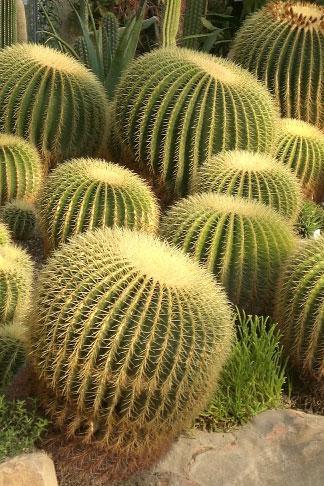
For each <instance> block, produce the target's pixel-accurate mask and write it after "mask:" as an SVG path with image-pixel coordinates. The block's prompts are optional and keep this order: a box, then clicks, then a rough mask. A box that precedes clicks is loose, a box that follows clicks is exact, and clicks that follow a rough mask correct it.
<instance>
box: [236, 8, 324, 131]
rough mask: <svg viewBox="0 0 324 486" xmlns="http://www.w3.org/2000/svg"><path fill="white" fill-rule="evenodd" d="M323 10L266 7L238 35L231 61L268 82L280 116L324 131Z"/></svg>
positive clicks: (244, 25)
mask: <svg viewBox="0 0 324 486" xmlns="http://www.w3.org/2000/svg"><path fill="white" fill-rule="evenodd" d="M323 16H324V7H323V6H320V5H315V4H312V3H305V2H290V1H288V2H286V1H275V2H270V3H267V4H266V5H265V6H264V7H263V8H262V9H261V10H259V11H257V12H256V13H255V14H254V15H252V16H250V17H249V18H248V19H247V20H246V21H245V23H244V24H243V26H242V27H241V29H240V31H239V32H238V34H237V36H236V38H235V40H234V43H233V46H232V50H231V53H230V57H231V58H232V59H233V60H234V61H236V62H237V63H238V64H240V65H242V66H243V67H244V68H246V69H248V70H249V71H251V72H252V73H253V74H255V75H256V76H257V77H258V78H259V79H260V80H262V81H264V82H265V84H266V86H267V87H268V88H269V90H270V91H271V92H272V93H273V95H274V96H275V98H276V99H277V101H278V103H279V105H280V109H281V114H282V116H285V117H290V118H298V119H302V120H304V121H307V122H310V123H312V124H314V125H317V126H318V127H319V128H322V129H323V128H324V109H323V106H324V85H323V71H324V24H323V18H324V17H323Z"/></svg>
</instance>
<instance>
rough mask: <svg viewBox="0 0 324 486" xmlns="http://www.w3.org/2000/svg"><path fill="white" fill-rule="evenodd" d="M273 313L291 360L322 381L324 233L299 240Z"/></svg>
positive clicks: (303, 370)
mask: <svg viewBox="0 0 324 486" xmlns="http://www.w3.org/2000/svg"><path fill="white" fill-rule="evenodd" d="M275 317H276V319H277V321H278V323H279V326H280V328H281V332H282V341H283V344H284V348H285V350H286V352H287V354H288V355H289V358H290V361H291V363H292V364H293V365H294V366H295V367H296V368H297V369H299V370H300V371H302V372H303V373H304V374H305V376H306V377H307V378H310V377H311V378H315V379H318V380H321V381H322V383H323V384H324V237H323V236H322V237H321V238H319V239H315V240H309V241H307V242H303V243H301V244H300V246H299V248H298V249H297V250H296V253H295V254H293V255H292V257H291V258H290V260H289V262H288V265H287V267H286V270H285V272H284V274H283V276H282V278H281V282H280V285H279V287H278V292H277V305H276V311H275Z"/></svg>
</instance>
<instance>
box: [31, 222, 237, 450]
mask: <svg viewBox="0 0 324 486" xmlns="http://www.w3.org/2000/svg"><path fill="white" fill-rule="evenodd" d="M231 338H232V313H231V309H230V307H229V305H228V301H227V298H226V296H225V293H224V291H223V290H222V289H221V288H220V286H218V284H217V283H216V282H215V280H214V279H213V277H212V276H211V275H210V274H209V273H207V272H205V270H204V269H202V268H200V267H199V266H198V265H197V264H196V263H195V262H193V261H191V260H190V259H189V258H188V257H187V256H186V255H184V254H183V253H182V252H180V251H179V250H177V249H174V248H171V247H169V246H167V245H165V244H164V243H162V242H160V241H159V240H157V239H156V238H154V237H152V236H150V235H147V234H145V233H140V232H136V231H130V230H125V229H120V228H118V229H114V230H113V229H110V228H105V229H99V230H96V231H88V232H87V233H84V234H82V235H78V236H76V237H74V238H73V239H71V241H70V242H69V243H68V244H66V245H64V246H62V247H61V248H60V249H58V250H57V251H56V252H55V253H54V256H53V257H51V258H50V259H49V260H48V262H47V264H46V265H45V267H44V268H43V270H42V272H41V274H40V278H39V282H38V284H37V289H36V298H35V302H34V311H33V312H32V317H31V319H30V329H29V342H30V348H31V357H32V362H33V364H34V367H35V369H36V372H37V373H38V375H39V378H40V384H41V385H42V384H43V386H44V387H45V390H44V394H45V405H46V406H47V408H48V409H49V411H50V412H52V414H53V416H54V417H56V420H58V422H59V423H60V424H65V425H68V435H70V436H75V435H76V434H77V433H79V434H80V435H79V438H80V439H82V438H83V439H84V440H85V441H87V442H89V441H94V442H96V443H97V444H98V445H102V446H104V447H105V448H106V450H108V451H110V452H111V453H116V454H117V455H118V457H119V458H123V457H124V456H125V455H126V456H128V457H138V456H143V455H145V454H150V453H151V451H153V453H156V452H157V451H158V450H159V449H160V446H161V445H162V444H163V441H166V442H168V440H169V438H170V437H171V438H173V437H174V436H175V435H177V434H178V433H179V431H180V430H181V429H182V427H183V426H184V425H185V424H188V423H190V422H191V420H192V419H193V418H194V417H195V416H196V413H197V412H198V411H199V410H201V407H202V406H204V405H205V403H206V400H208V397H209V396H210V393H211V391H212V390H213V388H214V387H215V382H216V380H217V376H218V373H219V371H220V368H221V366H222V364H223V362H224V359H225V357H226V355H227V353H228V350H229V346H230V342H231ZM46 388H47V391H46ZM46 393H48V394H49V395H48V397H47V399H46ZM54 394H55V395H56V397H57V400H55V399H54V404H53V402H52V396H53V395H54ZM107 447H108V449H107Z"/></svg>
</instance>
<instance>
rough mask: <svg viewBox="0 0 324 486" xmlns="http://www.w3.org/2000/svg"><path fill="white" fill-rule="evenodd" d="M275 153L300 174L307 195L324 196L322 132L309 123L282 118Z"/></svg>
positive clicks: (318, 198) (312, 196) (298, 175)
mask: <svg viewBox="0 0 324 486" xmlns="http://www.w3.org/2000/svg"><path fill="white" fill-rule="evenodd" d="M275 156H276V157H277V159H278V160H280V161H281V162H282V163H284V164H286V165H287V166H288V167H290V169H291V170H292V171H293V172H294V173H295V174H296V176H297V177H298V178H299V180H300V182H301V184H302V186H303V188H304V192H305V194H306V196H308V197H311V198H314V199H315V200H318V201H321V200H323V199H324V134H323V133H322V132H321V131H320V130H318V129H317V128H316V127H314V126H312V125H310V124H309V123H306V122H303V121H300V120H292V119H289V118H287V119H283V120H282V121H281V123H280V125H279V130H278V141H277V144H276V149H275Z"/></svg>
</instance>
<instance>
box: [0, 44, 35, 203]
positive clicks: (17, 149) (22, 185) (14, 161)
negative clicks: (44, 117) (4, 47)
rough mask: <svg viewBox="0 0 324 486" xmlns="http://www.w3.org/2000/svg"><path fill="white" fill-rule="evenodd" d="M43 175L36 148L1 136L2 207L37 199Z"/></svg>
mask: <svg viewBox="0 0 324 486" xmlns="http://www.w3.org/2000/svg"><path fill="white" fill-rule="evenodd" d="M0 56H1V53H0ZM0 69H1V67H0ZM0 82H1V81H0ZM0 96H1V94H0ZM0 109H1V108H0ZM43 174H44V170H43V167H42V164H41V161H40V157H39V155H38V152H37V150H36V149H35V147H33V146H32V145H31V144H30V143H28V142H26V141H25V140H23V139H22V138H20V137H17V136H15V135H10V134H9V135H8V134H5V133H4V134H0V205H4V204H5V203H6V202H8V201H11V200H13V199H33V198H35V197H36V195H37V193H38V191H39V189H40V186H41V184H42V181H43Z"/></svg>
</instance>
